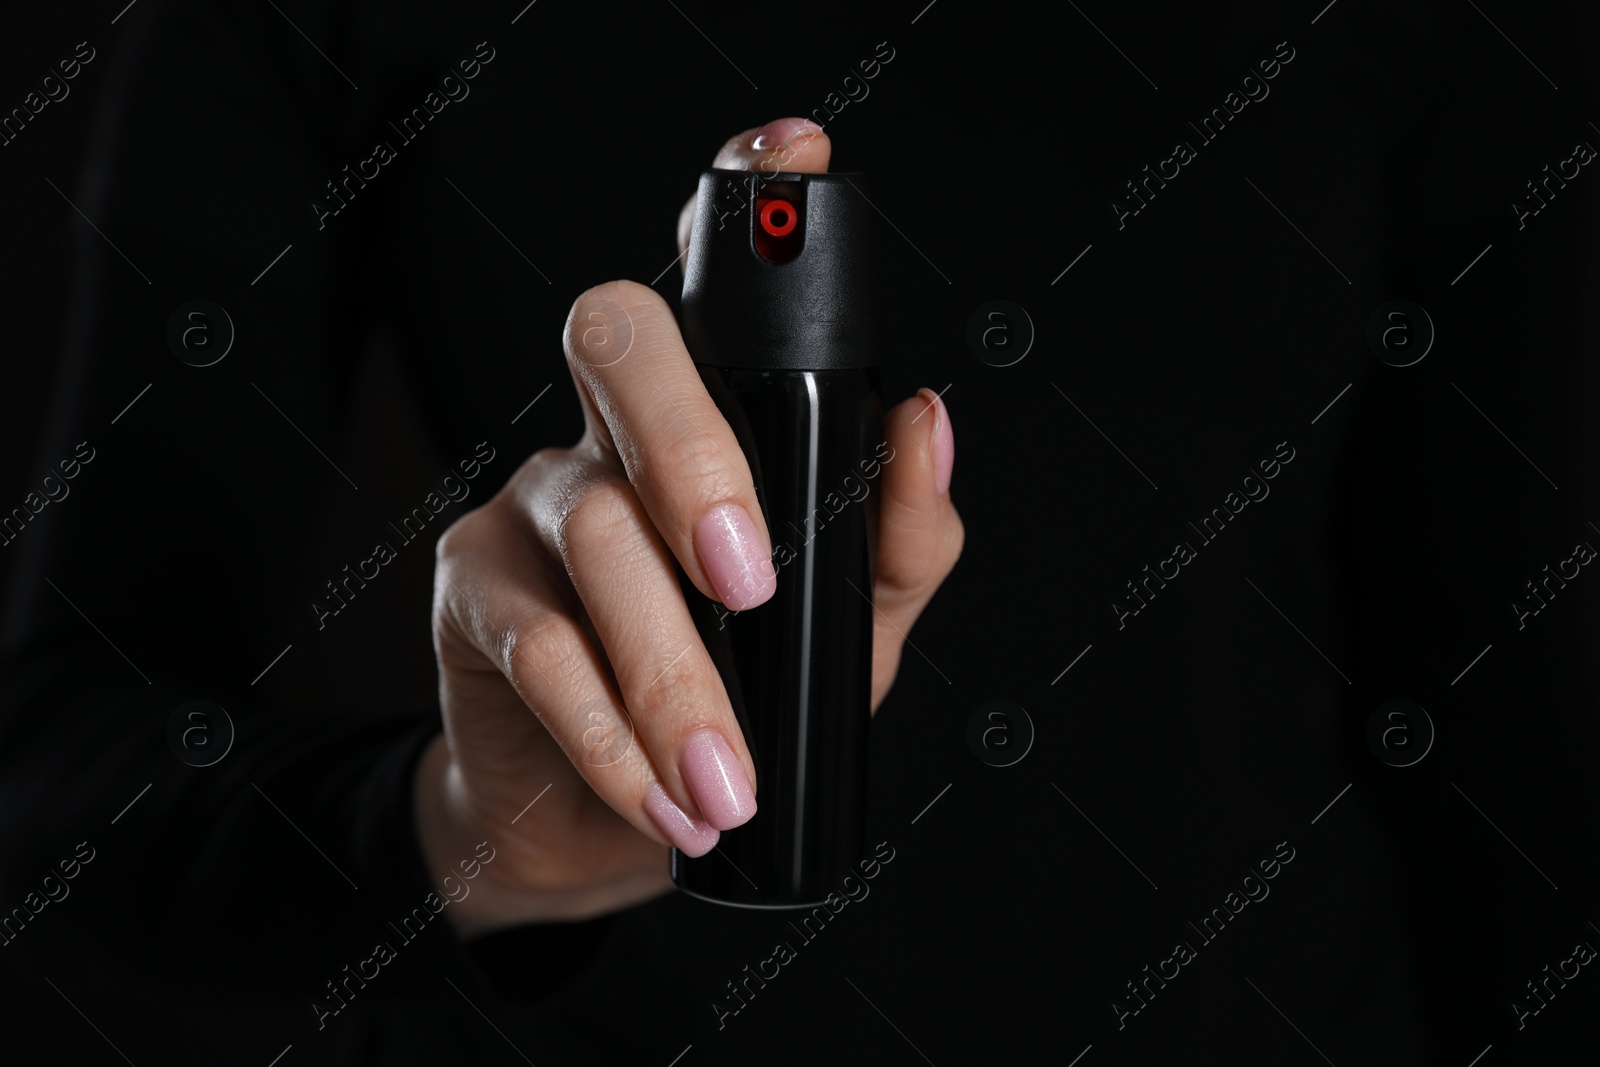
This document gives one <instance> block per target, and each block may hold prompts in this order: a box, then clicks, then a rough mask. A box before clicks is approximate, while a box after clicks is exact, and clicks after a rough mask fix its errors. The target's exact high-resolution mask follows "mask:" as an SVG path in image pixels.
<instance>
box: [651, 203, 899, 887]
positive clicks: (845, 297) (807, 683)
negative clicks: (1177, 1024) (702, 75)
mask: <svg viewBox="0 0 1600 1067" xmlns="http://www.w3.org/2000/svg"><path fill="white" fill-rule="evenodd" d="M780 177H782V178H783V179H784V180H785V181H787V182H788V183H789V184H788V185H783V184H781V183H778V184H771V185H768V184H765V183H763V182H762V181H760V180H756V181H754V182H752V181H751V179H752V178H755V176H753V175H732V176H730V175H729V174H728V173H727V172H720V171H712V172H708V173H707V175H706V177H705V178H704V179H703V180H702V185H701V202H700V211H699V212H698V214H697V222H696V228H695V231H694V235H693V238H692V241H691V252H690V261H689V265H688V267H687V269H686V280H685V285H684V307H683V323H684V334H685V341H686V342H687V344H688V347H689V351H690V352H691V354H693V355H694V356H695V359H696V362H697V364H698V365H699V369H700V376H701V379H702V380H703V381H704V382H705V385H706V389H707V391H708V392H709V393H710V395H711V397H712V399H713V400H714V401H715V402H716V404H717V406H718V408H719V409H720V410H721V412H722V414H723V416H724V417H725V418H726V419H727V420H728V424H729V425H730V426H731V427H732V428H733V432H734V434H735V436H736V437H737V438H738V441H739V445H740V447H741V448H742V449H743V451H744V454H745V457H746V458H747V459H748V461H749V463H750V469H751V473H752V476H753V479H754V481H755V487H756V494H757V498H758V501H759V503H760V506H761V511H762V515H763V516H764V518H765V520H766V525H767V531H768V533H769V535H770V537H771V541H772V546H773V565H774V567H775V568H776V578H777V589H776V592H775V593H774V594H773V596H772V598H771V599H770V600H768V601H767V602H766V603H764V604H761V605H759V606H758V607H755V608H751V609H748V610H746V611H742V612H733V611H729V610H728V609H727V608H725V607H724V606H723V605H722V604H720V603H718V602H717V601H715V600H712V599H710V598H708V597H706V596H705V595H704V594H702V593H700V592H699V591H698V590H696V589H695V588H694V586H693V585H692V584H690V583H689V582H688V580H687V579H686V578H685V579H684V580H683V587H684V595H685V597H686V599H687V601H688V603H689V606H690V610H691V612H692V614H693V615H694V619H695V625H696V627H697V629H698V630H699V633H700V637H701V639H702V641H703V642H704V643H705V646H706V648H707V650H708V651H709V652H710V654H711V658H712V660H713V662H714V663H715V664H716V666H717V669H718V671H719V672H720V673H721V675H722V680H723V684H724V687H725V689H726V690H727V693H728V697H729V700H730V701H731V702H732V705H733V710H734V714H735V715H736V716H737V717H738V720H739V725H740V728H741V729H742V730H743V732H744V739H745V743H746V745H747V746H748V747H749V749H750V752H751V755H752V757H753V758H754V760H755V764H756V774H757V783H758V784H757V795H756V801H757V810H756V814H755V816H754V817H753V818H751V819H750V821H748V822H747V823H745V824H744V825H742V826H739V827H735V828H734V829H732V830H728V831H725V832H724V833H723V834H722V838H721V841H720V842H719V844H718V846H717V849H716V851H714V852H712V853H709V854H707V855H705V856H702V857H699V858H690V857H688V856H685V855H684V854H683V853H681V852H679V851H678V850H676V849H673V850H672V854H671V870H672V878H673V880H674V881H675V882H676V883H677V885H678V886H679V887H680V888H682V889H683V890H685V891H686V892H689V893H692V894H694V895H696V896H699V897H703V898H706V899H708V900H713V901H717V902H719V903H725V904H733V905H742V906H746V907H777V908H783V907H801V906H807V905H815V904H818V903H820V902H822V901H823V900H824V899H825V898H826V897H827V896H828V895H829V894H830V893H837V892H840V891H841V889H840V883H841V881H842V879H843V878H844V877H845V876H846V875H847V874H849V873H850V872H851V870H852V868H853V867H854V865H855V864H856V863H857V862H858V861H859V860H860V859H861V858H862V856H863V854H864V849H865V832H866V790H867V730H868V726H869V724H870V721H871V713H870V702H871V686H872V632H873V610H874V609H873V606H872V600H871V597H872V575H873V554H874V548H875V545H876V542H877V536H876V535H877V505H878V497H877V494H878V492H879V485H880V479H881V474H882V470H883V466H884V464H885V463H887V462H889V461H890V460H892V458H893V456H892V453H891V452H890V451H889V447H888V445H887V443H886V442H885V441H884V440H883V436H882V416H883V408H882V401H881V396H880V387H879V380H878V371H877V368H876V366H875V363H876V354H877V353H876V347H877V346H876V328H875V327H876V323H875V316H874V314H873V309H872V306H871V293H870V288H869V285H868V283H869V281H870V270H869V267H868V264H869V262H870V261H869V259H868V251H867V248H866V242H867V239H868V230H869V226H868V221H867V220H866V219H865V217H864V216H863V215H862V213H861V209H862V208H863V207H864V206H865V205H864V203H862V202H861V201H860V197H859V193H857V192H854V187H853V186H852V187H851V188H848V189H847V188H845V186H846V184H847V182H848V180H847V179H845V178H844V177H843V176H838V175H833V176H809V175H802V176H794V177H789V176H780ZM729 182H733V183H739V182H745V183H749V184H747V186H746V188H748V189H749V190H750V192H751V196H752V198H751V200H750V201H749V203H750V207H751V208H752V210H750V211H747V212H744V215H745V218H743V219H736V220H735V221H734V222H733V223H732V224H730V223H729V221H728V217H727V215H726V214H722V215H720V216H718V215H717V214H716V213H715V211H713V212H712V213H711V214H709V215H708V212H707V207H708V205H710V206H711V207H712V208H715V206H716V204H717V203H718V198H719V197H720V196H722V195H723V194H724V193H725V192H726V189H727V187H728V186H727V183H729ZM773 189H780V190H785V191H786V194H787V196H788V197H789V200H790V202H792V203H795V204H797V205H798V210H800V212H801V234H802V237H803V242H804V243H803V247H802V248H801V250H800V251H799V253H798V254H797V255H794V256H793V258H791V259H789V260H787V261H784V262H781V263H774V262H771V261H770V260H769V259H767V258H765V257H764V256H763V254H762V253H761V252H760V251H758V249H757V245H756V239H755V233H754V230H755V226H756V225H757V223H756V220H755V218H754V215H755V211H754V208H755V197H759V196H760V195H761V194H762V193H763V192H767V193H769V194H770V193H771V192H772V191H773ZM717 222H720V223H721V225H716V223H717ZM694 242H699V247H698V248H696V247H695V243H694ZM842 282H849V283H850V284H849V285H848V286H847V287H846V288H844V289H841V288H840V287H841V283H842ZM821 307H826V308H827V309H828V310H827V312H826V313H825V314H820V313H819V316H813V314H812V312H813V311H814V310H815V309H818V308H821ZM708 357H709V358H708ZM730 363H733V364H736V365H728V364H730Z"/></svg>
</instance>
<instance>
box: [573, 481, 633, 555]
mask: <svg viewBox="0 0 1600 1067" xmlns="http://www.w3.org/2000/svg"><path fill="white" fill-rule="evenodd" d="M638 525H639V500H638V497H636V496H635V495H634V492H633V487H632V486H631V485H629V484H628V481H627V480H626V479H625V478H622V477H619V476H617V475H614V474H601V475H597V476H595V477H592V478H589V479H588V480H586V481H585V482H584V483H583V484H582V485H580V486H577V487H576V488H574V489H572V490H571V492H570V494H569V495H568V497H567V501H566V506H565V507H564V508H563V510H562V514H561V516H560V518H559V520H558V526H557V529H558V533H559V540H560V544H561V549H562V553H563V555H566V556H568V557H569V559H570V554H571V549H572V547H573V546H574V545H582V544H591V543H597V542H598V543H610V542H613V541H615V540H616V539H617V538H618V537H620V536H623V535H625V534H627V533H629V532H632V531H633V530H635V529H637V528H638Z"/></svg>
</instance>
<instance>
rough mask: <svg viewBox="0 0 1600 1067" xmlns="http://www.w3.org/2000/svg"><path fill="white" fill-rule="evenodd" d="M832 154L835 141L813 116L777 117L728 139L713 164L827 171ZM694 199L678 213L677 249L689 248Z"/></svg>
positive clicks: (766, 170)
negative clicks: (798, 117) (806, 117)
mask: <svg viewBox="0 0 1600 1067" xmlns="http://www.w3.org/2000/svg"><path fill="white" fill-rule="evenodd" d="M832 155H833V144H832V142H830V141H829V140H828V135H827V134H825V133H823V132H822V127H821V126H818V125H817V124H816V123H815V122H812V121H811V120H810V119H794V118H789V119H776V120H774V121H772V122H769V123H767V124H766V125H765V126H757V127H756V128H755V129H753V130H745V131H744V132H743V133H741V134H738V135H736V136H734V137H730V138H728V140H727V143H725V144H724V145H723V146H722V148H721V150H719V151H718V152H717V158H716V159H714V160H712V161H711V165H712V166H713V167H716V168H717V169H719V170H753V171H759V172H760V173H762V174H767V175H772V174H777V173H779V172H780V171H782V172H786V173H789V174H825V173H827V170H828V160H829V158H830V157H831V156H832ZM694 202H695V198H694V197H692V196H691V197H690V198H689V202H688V203H686V204H684V205H683V210H682V211H681V212H679V213H678V252H679V254H680V255H682V254H683V253H684V252H686V251H687V250H688V248H689V233H690V231H691V230H692V229H693V227H694Z"/></svg>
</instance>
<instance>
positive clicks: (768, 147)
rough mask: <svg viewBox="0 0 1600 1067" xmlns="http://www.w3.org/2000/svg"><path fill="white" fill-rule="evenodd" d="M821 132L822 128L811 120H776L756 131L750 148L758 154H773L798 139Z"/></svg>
mask: <svg viewBox="0 0 1600 1067" xmlns="http://www.w3.org/2000/svg"><path fill="white" fill-rule="evenodd" d="M821 132H822V127H821V126H818V125H817V124H816V123H815V122H812V121H811V120H810V119H775V120H773V121H772V122H769V123H767V124H766V125H765V126H763V127H761V128H760V129H759V130H757V131H756V135H755V137H753V138H752V139H751V141H750V147H751V148H752V149H754V150H755V151H757V152H771V151H774V150H775V149H779V148H782V147H783V146H784V145H786V144H788V143H789V142H790V141H793V140H794V139H795V138H797V137H801V136H805V135H809V134H814V133H821Z"/></svg>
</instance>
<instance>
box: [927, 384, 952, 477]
mask: <svg viewBox="0 0 1600 1067" xmlns="http://www.w3.org/2000/svg"><path fill="white" fill-rule="evenodd" d="M921 392H924V393H928V394H929V395H930V396H932V397H933V446H932V447H933V487H934V489H935V490H937V491H938V493H939V495H940V496H944V495H945V494H946V493H948V492H949V491H950V472H951V470H952V469H953V468H954V467H955V465H956V435H955V433H954V432H952V431H951V429H950V412H949V411H947V410H945V406H944V399H943V398H942V397H940V396H939V394H938V393H935V392H934V391H933V390H932V389H923V390H921Z"/></svg>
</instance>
